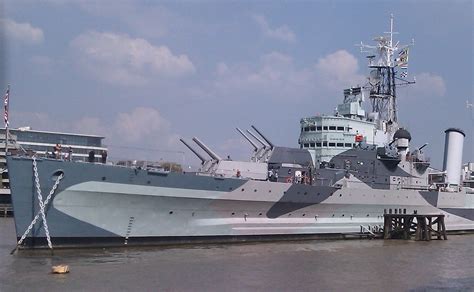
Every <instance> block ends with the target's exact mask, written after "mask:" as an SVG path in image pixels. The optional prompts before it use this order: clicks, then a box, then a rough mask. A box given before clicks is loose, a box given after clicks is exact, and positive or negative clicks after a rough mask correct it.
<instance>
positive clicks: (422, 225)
mask: <svg viewBox="0 0 474 292" xmlns="http://www.w3.org/2000/svg"><path fill="white" fill-rule="evenodd" d="M412 236H414V237H415V240H426V241H428V240H431V239H433V237H434V239H444V240H447V239H448V238H447V236H446V227H445V225H444V215H443V214H428V215H423V214H384V234H383V238H384V239H411V238H412Z"/></svg>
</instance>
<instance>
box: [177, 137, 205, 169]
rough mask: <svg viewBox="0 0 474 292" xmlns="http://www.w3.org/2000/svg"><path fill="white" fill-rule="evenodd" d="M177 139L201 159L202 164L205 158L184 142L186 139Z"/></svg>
mask: <svg viewBox="0 0 474 292" xmlns="http://www.w3.org/2000/svg"><path fill="white" fill-rule="evenodd" d="M179 141H181V142H182V143H183V144H184V145H185V146H186V147H188V148H189V150H191V152H193V153H194V154H195V155H196V156H197V157H198V158H199V159H200V160H201V164H204V163H205V162H206V159H204V157H202V155H201V154H199V153H198V152H197V151H196V150H195V149H194V148H193V147H191V146H190V145H189V144H188V143H186V141H184V140H183V139H179Z"/></svg>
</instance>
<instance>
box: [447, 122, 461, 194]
mask: <svg viewBox="0 0 474 292" xmlns="http://www.w3.org/2000/svg"><path fill="white" fill-rule="evenodd" d="M444 132H445V133H446V140H445V143H444V161H443V171H445V172H446V177H447V179H446V180H447V181H446V183H447V184H449V185H457V186H459V185H460V183H461V168H462V148H463V144H464V137H466V134H464V132H463V131H462V130H461V129H456V128H449V129H447V130H446V131H444Z"/></svg>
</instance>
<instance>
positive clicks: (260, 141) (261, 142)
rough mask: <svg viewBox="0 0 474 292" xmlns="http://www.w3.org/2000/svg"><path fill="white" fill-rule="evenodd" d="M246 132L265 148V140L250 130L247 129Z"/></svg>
mask: <svg viewBox="0 0 474 292" xmlns="http://www.w3.org/2000/svg"><path fill="white" fill-rule="evenodd" d="M247 133H249V134H250V136H252V137H254V138H255V140H257V141H258V142H259V143H260V144H262V146H263V148H267V146H268V145H267V144H265V142H263V141H262V139H260V138H259V137H257V135H255V134H254V133H252V132H250V131H249V130H247Z"/></svg>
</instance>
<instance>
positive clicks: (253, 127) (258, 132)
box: [251, 125, 274, 149]
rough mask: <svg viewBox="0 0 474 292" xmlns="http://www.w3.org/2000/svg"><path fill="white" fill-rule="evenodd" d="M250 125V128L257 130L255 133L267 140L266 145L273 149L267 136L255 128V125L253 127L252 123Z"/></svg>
mask: <svg viewBox="0 0 474 292" xmlns="http://www.w3.org/2000/svg"><path fill="white" fill-rule="evenodd" d="M251 127H252V129H254V130H255V132H257V134H259V135H260V137H262V138H263V140H265V142H267V144H268V145H270V149H273V148H274V146H273V143H272V142H270V140H268V139H267V137H265V136H264V135H263V134H262V133H261V132H260V131H259V130H258V129H257V127H255V126H254V125H252V126H251Z"/></svg>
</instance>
